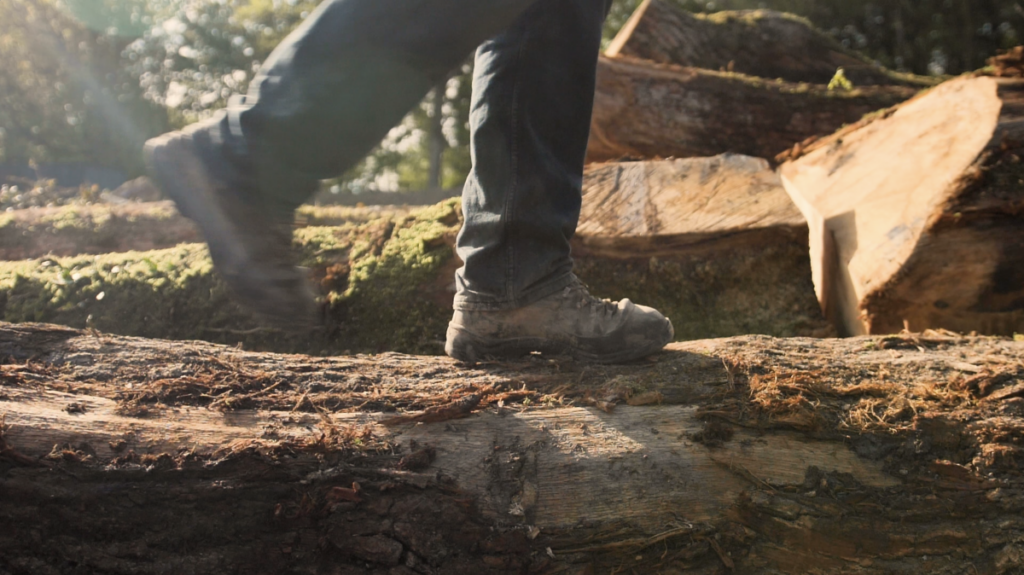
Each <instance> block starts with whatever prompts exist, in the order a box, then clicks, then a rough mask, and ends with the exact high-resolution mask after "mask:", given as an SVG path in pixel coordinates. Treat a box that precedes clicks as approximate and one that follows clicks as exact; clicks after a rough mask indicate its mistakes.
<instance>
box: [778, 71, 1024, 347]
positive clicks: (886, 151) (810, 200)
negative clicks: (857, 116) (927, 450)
mask: <svg viewBox="0 0 1024 575" xmlns="http://www.w3.org/2000/svg"><path fill="white" fill-rule="evenodd" d="M1022 113H1024V83H1022V82H1021V81H1020V80H1008V79H995V78H988V77H964V78H958V79H956V80H952V81H950V82H947V83H945V84H942V85H940V86H938V87H937V88H935V89H933V90H931V91H929V92H927V93H925V94H923V95H922V96H920V97H918V98H916V99H914V100H912V101H910V102H907V103H906V104H904V105H902V106H899V107H898V108H896V109H894V110H890V111H888V112H886V113H884V114H880V115H878V116H876V117H873V118H870V119H867V120H865V121H863V122H861V123H859V124H857V125H854V126H851V127H849V128H847V129H844V130H842V131H840V132H839V133H837V134H835V135H834V136H832V137H830V138H826V139H823V140H822V141H820V142H818V143H816V144H815V145H813V146H811V147H810V148H809V149H807V150H804V152H803V156H802V157H799V158H798V159H795V160H792V161H790V162H787V163H786V164H784V165H783V166H782V167H781V169H780V173H781V175H782V179H783V182H784V183H785V186H786V190H787V191H788V192H789V193H790V195H791V196H792V198H793V200H794V202H795V203H796V204H797V206H798V207H799V208H800V209H801V211H802V212H803V213H804V215H805V216H806V218H807V221H808V222H809V225H810V229H811V263H812V266H813V270H814V272H813V273H814V282H815V289H816V290H817V293H818V297H819V299H820V302H821V305H822V307H823V309H824V310H825V312H826V315H827V316H828V317H829V318H830V319H831V320H832V321H833V322H834V324H835V325H836V326H837V328H838V329H839V330H840V331H841V332H843V333H848V334H865V333H872V334H874V333H893V332H897V331H900V330H901V329H904V328H905V327H907V326H909V329H913V330H921V329H925V328H939V327H941V328H946V329H951V330H955V331H963V332H968V331H977V332H979V333H989V334H1004V335H1012V334H1013V333H1017V332H1024V275H1022V274H1024V249H1022V248H1024V217H1022V214H1024V188H1022V187H1021V178H1022V175H1021V168H1020V165H1021V164H1020V154H1021V153H1022V149H1021V142H1022V141H1024V129H1022V127H1021V122H1020V118H1021V115H1022Z"/></svg>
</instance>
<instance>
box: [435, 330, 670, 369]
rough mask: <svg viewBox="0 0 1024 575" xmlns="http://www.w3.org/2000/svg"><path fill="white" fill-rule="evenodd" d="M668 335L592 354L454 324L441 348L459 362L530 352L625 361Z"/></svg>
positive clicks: (658, 345)
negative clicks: (485, 334) (493, 335)
mask: <svg viewBox="0 0 1024 575" xmlns="http://www.w3.org/2000/svg"><path fill="white" fill-rule="evenodd" d="M670 341H671V338H669V339H668V340H666V341H665V342H664V343H651V345H649V346H646V347H643V348H639V349H624V350H621V351H618V352H616V353H611V354H595V353H590V352H586V351H583V350H581V349H579V348H578V347H574V346H572V345H570V344H567V343H561V342H554V341H551V340H548V339H544V338H509V339H499V340H494V339H490V338H488V339H487V340H484V339H483V338H481V337H479V336H476V335H474V334H473V333H472V332H469V331H467V330H465V329H462V328H460V327H458V326H454V325H452V324H448V337H447V341H446V342H445V346H444V350H445V353H447V354H448V355H449V356H450V357H452V358H455V359H457V360H459V361H465V362H470V363H475V362H478V361H483V360H484V359H486V358H488V357H495V358H501V359H515V358H519V357H523V356H525V355H528V354H530V353H533V352H540V353H541V354H544V355H568V356H570V357H572V358H573V359H575V360H577V361H582V362H586V363H626V362H629V361H633V360H637V359H641V358H644V357H647V356H649V355H651V354H653V353H656V352H658V351H660V350H661V349H662V348H663V347H665V345H666V344H668V343H669V342H670Z"/></svg>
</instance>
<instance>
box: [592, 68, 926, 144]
mask: <svg viewBox="0 0 1024 575" xmlns="http://www.w3.org/2000/svg"><path fill="white" fill-rule="evenodd" d="M915 92H916V90H915V89H914V88H907V87H900V86H864V87H860V88H857V89H855V90H853V91H829V90H827V89H826V88H825V87H824V86H820V85H809V84H794V83H788V82H782V81H775V80H765V79H761V78H755V77H752V76H745V75H742V74H734V73H726V72H714V71H709V70H702V69H698V68H683V67H678V66H672V65H665V64H655V63H652V62H646V61H641V60H636V59H630V58H625V57H617V58H608V57H605V56H602V57H601V58H600V59H599V61H598V68H597V92H596V95H595V100H594V116H593V120H592V123H591V134H590V143H589V148H588V150H587V159H588V161H591V162H598V161H605V160H613V159H619V158H622V157H631V158H658V157H662V158H665V157H671V156H675V157H703V156H714V155H717V154H722V153H725V152H733V153H739V154H747V155H750V156H755V157H761V158H773V157H775V155H777V154H779V153H780V152H782V151H784V150H786V149H788V148H790V147H791V146H793V145H794V144H796V143H798V142H802V141H804V140H806V139H807V138H809V137H812V136H819V135H825V134H829V133H831V132H833V131H834V130H836V129H838V128H839V127H840V126H843V125H844V124H848V123H851V122H856V121H857V120H859V119H860V118H861V117H862V116H864V115H865V114H867V113H869V112H873V111H875V110H878V109H881V108H887V107H889V106H892V105H893V104H896V103H898V102H902V101H904V100H906V99H907V98H910V97H911V96H913V94H914V93H915Z"/></svg>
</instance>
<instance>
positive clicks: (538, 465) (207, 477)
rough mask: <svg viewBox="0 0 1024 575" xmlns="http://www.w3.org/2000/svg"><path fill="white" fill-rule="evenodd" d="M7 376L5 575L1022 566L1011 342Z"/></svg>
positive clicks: (748, 340) (161, 349) (134, 364)
mask: <svg viewBox="0 0 1024 575" xmlns="http://www.w3.org/2000/svg"><path fill="white" fill-rule="evenodd" d="M0 358H3V359H2V365H0V413H5V416H4V417H5V429H4V433H3V436H2V441H0V489H2V492H3V493H4V494H5V496H4V497H3V498H0V518H2V521H0V569H3V570H6V571H7V572H11V573H21V572H34V573H72V572H82V571H83V570H84V571H87V572H98V571H102V572H107V573H131V574H134V573H182V572H192V573H299V572H303V573H309V572H314V573H382V574H383V573H389V574H394V573H524V572H538V573H558V572H563V573H564V572H591V571H593V572H604V571H607V570H610V569H614V568H615V567H616V566H617V565H621V564H622V563H623V562H628V564H630V565H631V566H633V568H635V569H636V570H637V571H638V572H655V571H658V570H661V571H664V572H678V571H681V570H684V569H689V570H693V571H695V572H698V573H719V572H724V570H727V569H728V570H730V571H731V572H736V573H776V572H777V573H793V572H810V571H815V572H819V573H850V572H865V573H867V572H899V573H920V572H933V573H960V572H963V571H964V570H970V571H971V572H978V573H983V574H988V573H993V574H994V573H1012V572H1015V571H1017V570H1019V569H1020V568H1022V567H1024V561H1022V559H1021V557H1022V555H1021V551H1022V549H1021V547H1020V544H1019V543H1018V541H1019V540H1020V538H1021V536H1022V535H1024V522H1022V521H1021V520H1020V512H1021V511H1022V510H1024V496H1022V495H1021V493H1022V487H1024V478H1022V477H1021V474H1020V465H1019V464H1020V461H1021V454H1022V453H1024V451H1022V447H1021V443H1022V442H1024V432H1022V431H1021V430H1024V417H1022V416H1024V406H1022V403H1024V398H1022V397H1021V396H1022V395H1024V391H1020V390H1021V389H1022V388H1024V342H1014V341H1011V340H1007V339H998V338H980V337H975V338H961V337H956V336H952V335H948V334H944V333H934V332H933V333H925V334H904V335H901V336H898V337H888V338H877V337H876V338H855V339H848V340H807V339H793V340H781V339H772V338H765V337H741V338H733V339H726V340H710V341H701V342H690V343H688V344H674V345H673V346H671V347H670V348H669V349H668V350H666V351H665V352H663V353H662V354H659V355H657V356H655V357H654V358H652V359H651V360H650V361H645V362H640V363H637V364H633V365H626V366H586V365H579V364H576V363H574V362H572V361H569V360H567V359H564V358H563V359H555V360H554V361H550V360H527V361H523V362H519V363H506V364H478V365H465V364H459V363H456V362H453V361H451V360H448V359H443V358H431V357H413V356H403V355H398V354H384V355H381V356H358V357H338V358H312V357H307V356H297V355H291V356H284V355H273V354H256V353H248V352H243V351H240V350H237V349H233V348H228V347H220V346H215V345H211V344H203V343H199V342H194V343H188V344H181V343H169V342H162V341H157V340H142V339H133V338H122V337H114V336H108V335H104V334H99V333H83V332H78V331H75V330H69V329H66V328H60V327H56V326H45V325H22V326H15V325H9V324H0ZM851 569H852V571H851Z"/></svg>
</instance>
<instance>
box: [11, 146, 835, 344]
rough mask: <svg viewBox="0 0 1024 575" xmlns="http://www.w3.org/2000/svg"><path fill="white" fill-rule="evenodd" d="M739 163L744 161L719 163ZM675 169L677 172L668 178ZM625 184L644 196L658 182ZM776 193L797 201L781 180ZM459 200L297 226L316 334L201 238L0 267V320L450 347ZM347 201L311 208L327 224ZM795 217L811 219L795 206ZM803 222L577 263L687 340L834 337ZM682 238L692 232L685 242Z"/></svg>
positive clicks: (165, 334)
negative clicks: (247, 296)
mask: <svg viewBox="0 0 1024 575" xmlns="http://www.w3.org/2000/svg"><path fill="white" fill-rule="evenodd" d="M751 161H752V162H754V164H756V166H754V167H753V168H751V167H750V166H751V164H750V163H749V162H748V165H747V168H743V169H747V170H748V171H749V170H750V169H753V170H754V171H758V170H761V171H762V172H763V173H762V174H761V175H760V176H756V177H761V178H765V177H767V178H774V175H773V174H771V172H768V171H766V170H764V165H763V164H761V163H758V162H757V161H753V160H751ZM741 163H742V162H741ZM709 169H710V168H709ZM729 169H737V170H739V168H728V169H727V167H722V168H721V170H720V171H722V173H727V172H728V170H729ZM739 171H742V170H739ZM685 172H686V170H682V171H681V172H680V174H682V173H685ZM671 176H672V172H671V170H670V171H666V172H664V173H663V175H662V177H663V178H669V177H671ZM638 183H642V182H638ZM602 185H603V184H595V185H590V184H588V186H590V188H593V189H597V188H600V187H601V186H602ZM617 189H619V190H620V191H622V192H623V193H628V194H633V195H634V196H636V195H638V194H643V193H646V191H647V188H637V189H636V190H634V191H630V190H629V189H622V187H621V186H620V187H619V188H617ZM607 191H608V192H613V189H612V188H610V187H609V188H607ZM704 192H705V195H706V197H707V198H711V197H713V196H714V194H715V192H714V190H713V189H712V188H707V189H706V190H704ZM769 195H772V197H774V198H776V201H777V200H778V199H780V198H781V199H782V200H783V201H784V202H788V199H786V198H785V197H784V192H781V190H780V189H778V188H775V189H774V190H773V191H771V192H770V194H769ZM593 197H595V198H596V197H597V196H596V195H595V196H593ZM589 201H590V200H588V202H589ZM752 207H753V208H754V209H755V211H756V207H755V205H754V204H749V205H746V206H745V207H744V209H751V208H752ZM457 208H458V202H457V201H456V200H449V201H447V202H445V203H442V204H439V205H438V206H435V207H432V208H429V209H426V210H422V211H417V212H415V213H413V214H411V215H400V214H393V215H389V214H383V215H380V217H376V218H374V219H368V220H367V221H365V222H357V223H348V224H345V225H341V226H335V227H317V226H311V227H306V228H300V229H297V230H296V231H295V247H296V249H297V250H298V251H299V252H300V254H301V264H302V265H304V266H305V267H307V268H309V269H310V270H311V276H312V278H313V280H314V281H315V283H316V284H317V285H318V286H319V287H320V290H321V294H322V298H323V324H322V326H321V327H320V328H318V329H317V330H315V331H313V332H311V333H308V334H289V333H285V332H281V331H278V330H274V329H269V328H266V327H263V326H262V325H261V324H260V323H259V322H258V320H257V319H256V318H254V317H252V316H251V315H250V314H249V313H247V312H246V311H244V310H242V309H240V308H239V307H238V306H237V305H235V304H234V303H233V301H232V298H231V295H230V293H229V292H228V291H227V290H226V289H225V287H224V285H223V284H222V283H221V282H220V280H219V279H218V278H217V276H216V274H215V273H214V272H213V269H212V266H211V265H210V262H209V259H208V257H207V254H206V250H205V248H204V247H203V246H202V245H200V244H185V245H179V246H177V247H174V248H170V249H166V250H158V251H149V252H126V253H117V254H104V255H99V256H91V255H85V256H75V257H68V258H54V257H47V258H42V259H38V260H25V261H18V262H0V319H2V320H6V321H14V322H31V321H45V322H51V323H59V324H63V325H69V326H73V327H78V328H84V327H92V328H95V329H98V330H100V331H104V332H110V333H119V334H122V335H134V336H143V337H159V338H170V339H186V340H187V339H202V340H206V341H215V342H219V343H226V344H241V345H243V346H245V348H246V349H254V350H269V351H279V352H306V353H324V354H329V353H341V352H353V351H357V352H380V351H385V350H399V351H406V352H416V353H441V352H442V351H443V342H444V333H445V329H446V328H447V323H448V320H449V319H450V317H451V305H452V299H453V296H454V272H455V269H456V268H457V267H458V266H459V265H460V263H459V260H458V258H457V257H456V256H455V254H454V250H453V248H452V246H453V245H454V238H455V234H456V233H457V231H458V229H459V225H460V214H459V211H458V209H457ZM347 209H348V210H351V208H347ZM336 210H337V208H334V209H327V208H316V209H315V211H313V210H310V211H309V212H308V213H309V214H310V219H312V218H313V217H318V218H320V221H321V222H322V221H324V220H325V218H327V217H328V216H329V215H330V214H331V213H334V211H336ZM750 217H751V218H753V219H756V218H757V217H758V216H756V215H752V216H750ZM790 217H795V218H797V219H799V218H800V216H799V214H797V213H796V212H792V213H790ZM307 221H309V220H307ZM793 224H794V225H795V227H793V228H791V229H786V228H785V226H780V227H779V228H778V230H776V231H777V232H778V233H774V232H771V231H769V232H767V234H768V235H769V236H771V237H772V238H773V240H775V239H777V240H780V241H778V242H776V243H774V244H772V245H770V246H761V248H760V249H746V250H739V249H736V245H734V244H733V243H730V242H731V240H730V238H731V237H733V236H735V235H736V232H735V230H734V229H732V228H730V227H729V226H719V227H718V228H706V229H700V230H698V229H696V228H695V229H694V230H692V232H693V233H691V234H689V235H687V234H681V235H680V234H676V239H675V240H673V241H675V242H676V243H677V244H679V245H675V246H673V245H670V244H666V245H665V246H664V248H665V249H662V250H661V251H660V252H659V251H657V250H655V251H647V252H640V251H634V252H633V253H632V256H631V257H628V258H622V257H621V255H619V256H617V255H615V254H613V253H607V252H599V251H595V248H594V247H593V246H591V247H586V246H585V245H584V244H577V248H578V252H579V254H580V256H581V257H580V259H579V268H578V271H579V274H580V276H581V277H582V278H583V280H584V281H586V282H589V283H590V284H591V285H592V286H593V287H594V289H595V293H598V294H600V295H602V296H603V297H608V296H615V297H631V298H632V299H633V300H634V301H639V302H640V303H645V304H648V305H654V306H656V307H658V308H659V309H663V310H665V311H666V313H668V315H669V317H671V319H672V321H673V322H674V324H675V327H676V330H677V334H678V336H679V337H680V338H688V339H693V338H700V337H713V336H729V335H737V334H742V333H765V334H769V335H779V336H790V335H803V336H812V335H826V334H828V333H830V332H829V328H828V325H827V324H826V323H825V322H824V319H823V318H822V316H821V312H820V310H819V309H817V304H816V302H815V300H814V297H813V287H812V284H811V282H810V276H809V275H808V274H809V272H807V271H806V270H809V264H808V261H807V243H806V241H807V240H806V233H807V232H806V229H805V228H804V227H803V224H801V223H799V222H797V221H794V222H793ZM763 227H764V228H766V229H767V228H768V227H770V226H763ZM679 229H681V228H679ZM713 236H714V237H713ZM581 237H583V236H581ZM681 237H685V238H688V239H685V240H684V241H682V242H681V243H680V239H679V238H681ZM783 237H785V241H781V239H782V238H783ZM583 241H584V242H586V241H587V240H586V238H585V237H583ZM588 254H589V255H588Z"/></svg>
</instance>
